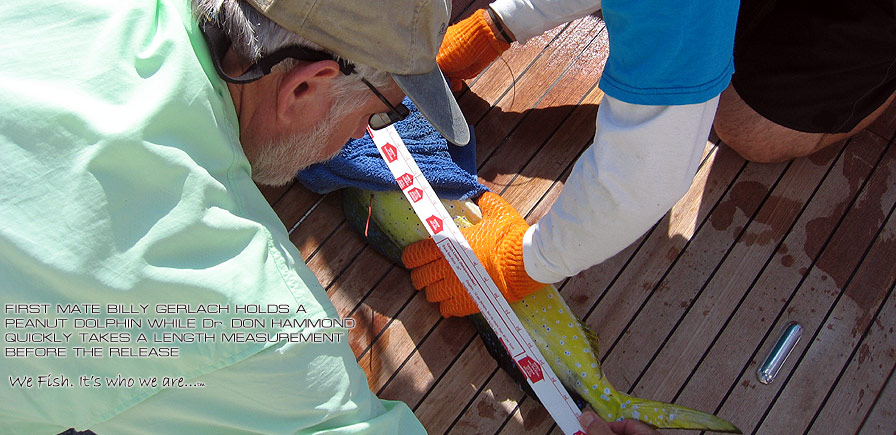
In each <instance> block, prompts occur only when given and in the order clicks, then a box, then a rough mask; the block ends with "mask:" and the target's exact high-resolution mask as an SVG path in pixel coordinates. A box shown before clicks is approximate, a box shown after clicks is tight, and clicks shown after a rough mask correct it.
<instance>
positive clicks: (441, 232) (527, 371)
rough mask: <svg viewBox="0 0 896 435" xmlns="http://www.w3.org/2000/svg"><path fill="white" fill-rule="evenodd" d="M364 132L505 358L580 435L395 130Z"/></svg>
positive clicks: (560, 421) (543, 365)
mask: <svg viewBox="0 0 896 435" xmlns="http://www.w3.org/2000/svg"><path fill="white" fill-rule="evenodd" d="M367 132H368V133H369V134H370V137H371V138H373V142H374V144H376V147H377V149H378V150H379V152H380V155H382V156H383V159H385V160H386V165H387V166H388V167H389V170H390V171H391V172H392V176H394V177H395V181H397V182H398V186H399V187H400V188H401V191H402V192H403V193H404V195H405V196H406V197H407V198H408V201H409V202H410V203H411V206H412V207H413V209H414V213H416V214H417V217H418V218H420V221H421V222H423V224H424V225H423V226H424V227H426V230H427V231H428V232H429V234H430V235H431V236H432V237H433V240H434V241H435V242H436V246H438V247H439V250H441V251H442V253H443V254H444V255H445V259H447V260H448V264H449V265H451V268H452V269H453V270H454V273H455V274H456V275H457V277H458V279H460V282H461V284H463V286H464V288H466V289H467V291H468V292H469V293H470V296H471V297H472V298H473V301H474V302H476V305H477V306H478V307H479V310H480V311H481V312H482V315H483V317H485V320H486V321H487V322H488V324H489V326H491V327H492V329H493V330H494V331H495V334H497V336H498V338H499V339H501V343H503V344H504V347H505V348H506V349H507V352H508V354H510V356H511V357H512V358H513V360H514V361H515V362H516V365H517V367H519V369H520V371H521V372H522V373H523V375H524V376H525V377H526V380H527V381H528V382H529V385H531V386H532V390H533V391H535V395H537V396H538V399H539V400H540V401H541V403H542V405H544V407H545V409H546V410H547V411H548V413H549V414H551V417H553V419H554V421H555V422H556V423H557V426H559V427H560V429H561V430H563V432H564V433H566V434H576V435H578V434H581V435H584V434H585V431H584V430H583V429H582V426H581V424H579V420H578V418H579V416H580V415H581V412H580V411H579V408H578V407H577V406H576V404H575V402H574V401H573V400H572V398H571V397H569V394H567V392H566V388H565V387H564V386H563V384H561V383H560V380H559V379H558V378H557V375H556V374H554V371H553V370H551V367H550V366H549V365H548V364H547V362H546V361H545V359H544V357H542V355H541V352H539V351H538V348H537V347H535V342H534V341H532V337H530V336H529V334H528V333H527V332H526V330H525V329H523V325H522V323H520V320H519V319H518V318H517V317H516V314H514V312H513V311H512V310H511V309H510V305H509V304H508V303H507V300H506V299H504V295H502V294H501V291H500V290H498V287H497V286H496V285H495V282H494V281H492V279H491V277H490V276H489V275H488V272H486V271H485V267H484V266H483V265H482V263H481V262H480V261H479V259H478V258H476V254H475V253H473V249H472V248H470V244H469V243H467V240H466V239H464V236H463V234H461V232H460V229H459V228H458V227H457V225H456V224H455V223H454V220H453V219H452V218H451V215H449V214H448V210H446V209H445V206H444V205H442V201H440V200H439V198H438V196H436V194H435V191H433V189H432V187H431V186H430V185H429V182H428V181H426V178H425V177H423V174H422V173H421V172H420V168H419V167H418V166H417V162H416V161H414V157H413V156H411V153H410V152H409V151H408V150H407V148H406V147H405V145H404V141H403V140H401V137H400V136H399V135H398V132H397V131H396V130H395V127H394V126H391V125H390V126H388V127H386V128H383V129H380V130H373V129H371V128H369V127H368V128H367Z"/></svg>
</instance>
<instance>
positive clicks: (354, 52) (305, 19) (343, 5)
mask: <svg viewBox="0 0 896 435" xmlns="http://www.w3.org/2000/svg"><path fill="white" fill-rule="evenodd" d="M248 2H249V4H251V5H252V6H254V7H255V8H256V9H258V11H259V12H261V13H262V14H264V15H265V16H266V17H268V18H270V19H271V20H273V21H274V22H276V23H277V24H279V25H280V26H282V27H283V28H285V29H287V30H289V31H292V32H294V33H296V34H298V35H299V36H301V37H303V38H305V39H308V40H309V41H312V42H315V43H317V44H319V45H320V46H322V47H324V48H326V49H328V50H330V51H332V52H334V53H336V54H338V55H340V56H342V57H344V58H346V59H348V60H350V61H353V62H358V63H362V64H365V65H369V66H372V67H374V68H376V69H378V70H381V71H386V72H389V73H390V74H392V78H393V79H395V82H396V83H397V84H398V86H399V87H401V89H402V90H403V91H404V92H405V94H407V95H408V97H409V98H410V99H411V101H413V102H414V104H415V105H416V106H417V108H418V109H419V110H420V112H421V113H423V115H424V116H425V117H426V118H427V119H428V120H429V122H430V123H431V124H432V125H433V127H435V128H436V130H438V131H439V133H441V134H442V136H445V138H446V139H448V140H449V141H450V142H452V143H455V144H457V145H466V144H467V142H469V141H470V130H469V126H468V125H467V121H466V119H465V118H464V115H463V113H462V112H461V111H460V107H458V105H457V101H456V100H455V99H454V95H453V94H452V93H451V89H450V88H449V87H448V83H447V82H446V80H445V77H444V76H443V75H442V71H441V70H439V66H438V64H436V54H437V53H438V51H439V46H440V45H441V43H442V38H443V37H444V36H445V30H446V29H447V28H448V19H449V17H450V13H451V6H450V4H449V3H447V2H446V1H445V0H248Z"/></svg>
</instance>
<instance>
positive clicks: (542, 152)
mask: <svg viewBox="0 0 896 435" xmlns="http://www.w3.org/2000/svg"><path fill="white" fill-rule="evenodd" d="M454 3H455V7H454V14H455V17H454V19H455V20H457V19H458V18H459V17H465V16H467V15H469V14H470V13H471V12H472V11H473V10H474V9H476V8H479V7H483V6H484V5H485V4H486V2H484V1H476V2H473V4H469V3H470V2H469V0H455V2H454ZM607 53H608V47H607V35H606V31H605V28H604V26H603V23H602V21H601V20H600V19H598V18H596V17H587V18H585V19H582V20H579V21H576V22H573V23H571V24H569V25H566V26H562V27H559V28H557V29H554V30H552V31H550V32H548V33H547V34H546V35H544V36H543V37H540V38H536V39H535V40H532V41H530V42H529V43H528V44H526V45H523V46H519V45H517V44H514V46H513V47H512V48H511V50H510V51H508V52H507V53H506V54H505V55H504V56H503V61H498V62H496V63H495V64H493V65H492V67H491V68H489V69H488V70H487V71H485V72H484V73H483V74H482V75H481V76H480V77H479V78H478V79H476V80H473V81H470V82H469V85H470V88H471V89H470V90H469V91H467V92H466V93H464V94H463V95H462V96H460V98H459V101H460V104H461V107H462V108H463V110H464V112H465V114H466V115H467V119H468V121H470V122H471V123H473V124H474V125H475V128H476V135H477V147H478V163H479V175H480V179H481V181H482V182H483V183H485V184H486V185H488V186H489V187H490V188H492V189H493V190H495V191H497V192H499V193H501V194H502V195H503V196H504V197H505V198H506V199H507V200H508V201H510V202H511V203H512V204H513V205H514V206H515V207H516V208H517V209H518V210H520V211H521V213H522V214H523V215H524V216H526V218H527V220H528V221H529V222H534V221H536V220H537V219H538V218H539V217H540V216H542V215H543V214H544V213H545V212H546V210H547V209H548V207H549V206H550V204H551V203H552V202H553V200H554V199H555V198H556V196H557V195H558V193H559V191H560V189H561V187H562V184H563V180H565V178H566V176H567V175H568V173H569V171H570V169H571V166H572V164H573V162H574V161H575V159H576V157H577V156H578V155H579V154H580V153H581V152H582V151H583V150H584V149H585V148H586V147H587V146H588V145H589V143H590V141H591V138H592V136H593V134H594V118H595V113H596V111H597V107H598V104H599V103H600V101H601V97H602V93H601V91H600V90H599V89H598V88H597V83H598V80H599V79H600V75H601V72H602V69H603V62H604V60H605V59H606V57H607ZM894 136H896V106H894V107H891V108H890V110H889V111H888V112H887V113H886V114H885V115H884V116H883V117H882V118H881V119H880V120H878V121H877V122H876V123H875V124H874V125H873V126H871V127H870V128H868V129H867V130H866V131H864V132H862V133H861V134H859V135H858V136H856V137H855V138H853V139H852V140H850V141H847V142H845V143H843V144H840V145H838V146H834V147H831V148H830V149H828V150H826V151H823V152H821V153H820V154H818V155H815V156H812V157H810V158H804V159H798V160H795V161H793V162H789V163H785V164H774V165H769V164H752V163H747V162H745V161H744V160H743V159H741V158H740V157H739V156H738V155H736V154H735V153H734V152H732V151H731V150H730V149H728V148H727V147H726V146H725V145H724V144H723V143H720V142H719V141H718V140H717V139H714V138H710V141H709V142H707V146H706V151H705V159H704V162H703V164H702V166H701V167H700V170H699V173H698V174H697V177H696V179H695V180H694V183H693V186H692V188H691V190H690V192H689V193H688V194H687V195H686V196H685V197H684V198H682V200H681V201H680V202H679V203H678V204H677V205H676V206H675V207H674V209H673V210H672V211H671V212H670V213H669V214H668V215H667V216H666V217H665V218H664V219H662V220H661V221H660V222H659V223H658V224H657V225H656V226H655V227H654V228H653V229H652V230H650V231H649V232H648V233H647V234H645V235H644V236H643V237H642V238H641V239H639V240H638V241H637V242H635V243H634V244H633V245H631V246H630V247H629V248H627V249H626V250H624V251H623V252H621V253H619V254H618V255H616V256H615V257H613V258H612V259H610V260H608V261H606V262H605V263H603V264H600V265H598V266H595V267H593V268H591V269H590V270H587V271H585V272H583V273H582V274H580V275H579V276H576V277H574V278H571V279H569V280H567V281H565V282H563V283H561V284H559V285H558V287H559V288H560V291H561V294H563V295H564V297H565V298H566V300H567V301H568V303H569V304H570V306H571V307H572V308H573V309H574V311H576V313H577V314H578V315H579V316H580V317H582V318H583V319H585V321H586V322H587V323H588V324H589V325H590V327H591V328H593V329H594V331H596V332H597V333H598V335H599V336H600V340H601V343H602V350H601V358H602V361H603V365H604V371H605V373H606V374H607V376H608V378H609V379H610V381H611V382H612V383H613V384H614V385H615V386H616V388H617V389H619V390H621V391H628V392H631V393H633V394H635V395H637V396H641V397H646V398H651V399H657V400H663V401H674V402H676V403H678V404H682V405H686V406H690V407H693V408H697V409H701V410H705V411H710V412H715V413H717V414H719V415H720V416H722V417H724V418H726V419H728V420H730V421H731V422H733V423H734V424H736V425H737V426H738V427H740V428H741V429H742V430H743V431H744V432H745V433H753V432H756V433H776V434H790V433H804V432H808V433H819V434H847V433H855V432H859V433H867V434H893V433H896V378H894V368H896V335H894V327H896V294H894V291H893V289H894V286H896V261H894V258H896V217H894V216H893V210H894V205H896V189H894V187H896V146H894ZM657 182H662V180H657ZM264 192H265V194H266V196H267V197H268V199H269V201H270V202H271V204H272V205H273V206H274V209H275V210H276V211H277V213H278V214H279V215H280V217H281V218H282V220H283V222H284V224H285V225H286V228H287V229H289V230H290V231H291V238H292V240H293V242H294V243H295V244H296V246H297V247H298V248H299V250H300V251H301V252H302V255H303V257H304V259H305V261H306V262H307V264H309V266H310V267H311V268H312V270H313V271H314V272H315V273H316V274H317V276H318V278H319V279H320V281H321V283H322V284H323V285H324V286H325V287H326V288H327V289H328V293H329V294H330V297H331V299H332V300H333V302H334V303H335V304H336V307H337V308H338V309H339V310H340V312H341V313H342V314H343V315H344V316H351V317H353V318H354V319H355V320H356V321H357V325H358V326H357V327H356V328H355V329H354V330H353V331H352V334H351V345H352V347H353V349H354V351H355V353H356V354H357V356H358V362H359V363H360V364H361V366H362V367H363V368H364V370H365V371H366V372H367V374H368V377H369V382H370V388H371V389H372V390H373V391H375V392H377V393H378V394H379V396H380V397H383V398H388V399H397V400H402V401H404V402H406V403H407V404H408V405H409V406H410V407H411V408H412V409H413V410H414V412H415V413H416V415H417V416H418V417H419V418H420V420H421V421H422V422H423V424H424V425H425V426H426V427H427V429H428V430H429V431H430V433H433V434H440V433H448V432H450V433H457V434H472V433H485V434H492V433H501V434H522V433H526V434H547V433H560V432H559V431H558V430H557V429H556V427H555V426H553V424H552V421H551V419H550V417H549V416H548V415H547V413H546V412H545V411H544V409H543V408H542V407H541V406H540V405H538V404H537V403H536V402H535V401H533V400H531V399H527V398H525V397H524V395H523V393H522V392H521V391H520V390H519V389H518V388H517V387H516V386H515V385H514V384H513V382H512V381H511V380H510V378H509V377H508V376H507V375H505V374H504V373H503V372H500V371H499V370H497V369H496V365H495V363H494V362H493V360H492V359H491V358H490V357H489V355H488V353H487V352H486V351H485V348H484V347H483V346H482V344H481V342H480V341H479V339H478V338H477V336H476V333H475V331H474V329H473V327H472V325H471V324H469V322H468V321H466V320H464V319H456V318H454V319H448V320H445V319H442V318H441V317H440V316H439V314H438V309H437V307H436V306H435V305H432V304H429V303H427V302H426V300H425V298H424V297H423V295H422V294H418V293H417V292H415V291H414V290H413V288H412V287H411V285H410V280H409V278H408V274H407V272H405V271H404V270H403V269H401V268H398V267H394V266H392V265H391V264H390V263H389V262H388V261H386V260H385V259H384V258H382V257H380V256H379V255H378V254H377V253H376V252H375V251H374V250H373V249H371V248H370V247H368V246H365V244H364V243H363V242H362V241H361V239H360V238H359V237H358V236H356V235H355V234H354V233H353V232H352V230H351V229H350V228H349V227H348V225H346V224H345V222H344V219H343V217H342V212H341V209H340V205H339V195H338V194H329V195H324V196H320V195H316V194H313V193H310V192H309V191H307V190H306V189H304V188H303V187H301V186H300V185H291V186H288V187H286V188H281V189H265V190H264ZM790 321H797V322H799V323H801V324H802V325H803V327H804V328H805V330H804V335H803V339H802V340H801V341H800V342H799V344H798V346H797V347H796V349H795V350H794V352H793V353H792V354H791V356H790V358H789V359H788V360H787V363H786V365H785V366H784V368H783V369H782V371H781V373H780V375H779V376H778V378H777V379H776V380H775V381H774V382H773V383H771V384H770V385H763V384H760V383H759V382H758V381H757V378H756V375H755V371H756V367H757V365H758V364H759V363H761V360H762V359H763V358H764V357H765V355H766V353H767V352H768V350H769V349H770V348H771V346H772V345H773V344H774V341H775V340H776V339H777V337H778V335H779V333H780V332H781V330H782V328H783V327H784V325H785V324H787V323H788V322H790Z"/></svg>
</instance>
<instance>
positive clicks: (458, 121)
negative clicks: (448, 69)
mask: <svg viewBox="0 0 896 435" xmlns="http://www.w3.org/2000/svg"><path fill="white" fill-rule="evenodd" d="M392 78H393V79H395V83H398V86H399V87H400V88H401V89H402V90H403V91H404V93H405V94H407V96H408V98H410V99H411V101H413V102H414V105H416V106H417V109H419V110H420V113H422V114H423V116H425V117H426V119H428V120H429V123H430V124H432V126H433V127H435V128H436V130H438V132H439V133H441V134H442V136H444V137H445V139H447V140H448V141H449V142H451V143H453V144H455V145H460V146H464V145H466V144H467V143H469V142H470V126H469V124H467V120H466V118H464V114H463V113H462V112H461V111H460V107H459V106H458V105H457V100H455V99H454V94H452V93H451V88H449V87H448V82H447V81H446V80H445V77H444V76H443V75H442V71H441V70H439V68H433V70H432V71H430V72H428V73H426V74H412V75H402V74H392Z"/></svg>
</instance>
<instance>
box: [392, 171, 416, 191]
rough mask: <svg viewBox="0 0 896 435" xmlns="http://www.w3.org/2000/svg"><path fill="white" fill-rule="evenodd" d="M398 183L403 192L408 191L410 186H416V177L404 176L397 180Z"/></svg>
mask: <svg viewBox="0 0 896 435" xmlns="http://www.w3.org/2000/svg"><path fill="white" fill-rule="evenodd" d="M395 181H397V182H398V187H400V188H401V190H405V189H407V188H408V187H409V186H411V185H413V184H414V176H413V175H411V174H403V175H402V176H400V177H398V178H396V179H395Z"/></svg>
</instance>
